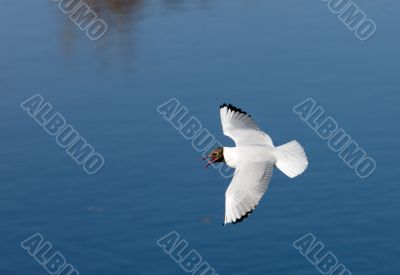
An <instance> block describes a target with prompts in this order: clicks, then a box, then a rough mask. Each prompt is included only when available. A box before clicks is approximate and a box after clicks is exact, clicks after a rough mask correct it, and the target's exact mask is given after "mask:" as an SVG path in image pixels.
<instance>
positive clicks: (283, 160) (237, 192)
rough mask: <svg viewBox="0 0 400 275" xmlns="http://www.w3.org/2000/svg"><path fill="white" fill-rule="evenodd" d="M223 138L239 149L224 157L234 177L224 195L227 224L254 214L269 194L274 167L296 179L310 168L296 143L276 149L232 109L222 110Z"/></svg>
mask: <svg viewBox="0 0 400 275" xmlns="http://www.w3.org/2000/svg"><path fill="white" fill-rule="evenodd" d="M220 115H221V123H222V130H223V133H224V135H226V136H228V137H230V138H232V139H233V140H234V142H235V144H236V147H224V148H223V156H224V159H225V162H226V164H227V165H228V166H230V167H232V168H235V174H234V176H233V178H232V181H231V183H230V185H229V187H228V189H227V190H226V194H225V221H224V224H227V223H237V222H240V221H242V220H243V219H244V218H246V217H247V216H248V215H249V214H251V213H252V212H253V210H254V209H255V208H256V206H257V205H258V203H259V202H260V200H261V198H262V196H263V195H264V193H265V192H266V191H267V188H268V185H269V182H270V179H271V177H272V170H273V167H274V166H276V167H278V168H279V169H280V170H281V171H282V172H283V173H285V174H286V175H287V176H289V177H291V178H293V177H296V176H298V175H300V174H301V173H303V172H304V171H305V170H306V168H307V165H308V161H307V157H306V155H305V153H304V150H303V148H302V147H301V145H300V144H299V143H298V142H297V141H291V142H289V143H287V144H285V145H282V146H278V147H275V146H274V144H273V142H272V139H271V138H270V136H268V135H267V134H266V133H265V132H263V131H262V130H260V128H258V126H257V125H256V123H255V122H254V120H253V119H252V118H251V116H250V115H248V114H247V113H246V112H243V111H242V110H241V109H238V108H236V107H234V106H232V105H226V104H224V105H222V106H221V108H220Z"/></svg>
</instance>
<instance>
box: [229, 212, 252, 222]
mask: <svg viewBox="0 0 400 275" xmlns="http://www.w3.org/2000/svg"><path fill="white" fill-rule="evenodd" d="M253 211H254V209H252V210H250V211H249V212H247V213H246V214H244V215H243V216H242V217H240V219H237V220H236V221H234V222H232V224H237V223H240V222H242V221H244V220H245V219H246V218H247V217H248V216H250V215H251V214H252V213H253Z"/></svg>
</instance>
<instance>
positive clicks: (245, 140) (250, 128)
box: [220, 104, 273, 146]
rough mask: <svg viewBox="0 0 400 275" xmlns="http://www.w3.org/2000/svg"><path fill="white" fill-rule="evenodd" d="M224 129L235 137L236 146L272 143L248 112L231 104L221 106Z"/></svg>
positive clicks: (227, 133)
mask: <svg viewBox="0 0 400 275" xmlns="http://www.w3.org/2000/svg"><path fill="white" fill-rule="evenodd" d="M220 115H221V123H222V131H223V133H224V135H226V136H228V137H230V138H231V139H233V140H234V141H235V143H236V146H241V145H266V144H267V145H271V146H273V143H272V139H271V137H270V136H268V135H267V134H266V133H265V132H263V131H262V130H260V128H258V126H257V125H256V123H255V122H254V120H253V119H252V118H251V116H250V115H248V114H247V113H246V112H244V111H242V110H241V109H238V108H236V107H234V106H232V105H231V104H229V105H226V104H223V105H221V106H220Z"/></svg>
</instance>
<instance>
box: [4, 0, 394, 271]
mask: <svg viewBox="0 0 400 275" xmlns="http://www.w3.org/2000/svg"><path fill="white" fill-rule="evenodd" d="M87 3H88V4H89V5H90V6H91V7H93V8H94V9H95V10H96V12H97V13H98V15H99V16H100V18H102V19H104V20H105V21H106V22H107V23H108V27H109V30H108V33H107V34H106V36H105V37H104V38H102V39H100V40H99V41H96V42H94V41H91V40H89V39H87V37H86V36H85V34H84V33H82V32H81V31H80V30H79V29H78V28H77V27H76V26H75V25H73V24H72V23H71V22H70V21H69V20H68V17H67V16H66V15H65V14H63V13H62V12H61V11H60V10H59V9H58V7H57V4H56V3H55V2H54V1H50V0H44V1H28V0H21V1H11V0H0V34H1V38H0V84H1V85H0V89H1V96H2V97H1V100H0V129H1V130H0V141H1V149H0V155H1V159H2V160H1V162H0V218H1V226H0V233H1V235H0V236H1V241H0V244H1V245H0V259H1V260H0V274H47V271H46V270H45V269H44V268H43V267H41V266H40V265H39V264H38V263H37V262H36V261H35V259H34V258H33V257H31V256H30V255H29V254H28V253H27V252H26V251H25V250H23V249H22V248H21V246H20V242H21V241H23V240H24V239H26V238H28V237H29V236H31V235H33V234H34V233H40V234H42V235H43V237H44V238H45V239H46V240H48V241H49V242H51V243H52V245H53V246H54V248H55V249H56V250H58V251H60V252H61V253H62V254H63V255H64V256H65V257H66V259H67V261H68V262H69V263H71V264H72V265H73V266H74V267H75V268H76V269H77V270H79V274H96V275H102V274H104V275H109V274H185V272H184V271H183V270H182V269H181V268H180V267H179V265H178V264H177V263H175V262H174V261H173V260H172V259H171V258H170V257H169V256H168V255H167V254H166V253H164V252H163V250H162V249H161V248H160V247H159V246H158V245H157V243H156V241H157V240H158V239H159V238H161V237H162V236H164V235H166V234H167V233H169V232H171V231H176V232H178V233H179V234H180V236H181V237H182V238H183V239H185V240H186V241H187V242H188V243H189V246H190V248H191V249H196V250H197V251H198V252H199V254H201V256H202V257H203V259H204V260H206V261H207V262H208V263H209V264H210V265H211V266H212V267H213V268H214V269H215V270H216V271H217V272H218V273H219V274H290V275H292V274H296V275H302V274H305V275H310V274H319V272H318V271H317V270H316V269H315V268H314V267H313V266H312V265H311V264H310V263H309V262H308V261H307V259H306V258H304V257H303V256H302V255H301V254H300V253H299V252H298V251H296V250H295V249H294V248H293V246H292V243H293V241H295V240H296V239H298V238H300V237H301V236H303V235H305V234H306V233H309V232H310V233H313V234H314V235H315V236H316V238H317V239H318V240H319V241H321V242H323V243H324V245H325V246H326V249H327V250H329V251H332V252H333V253H334V254H335V255H336V257H337V258H338V260H339V261H340V262H341V263H343V264H344V265H345V266H346V267H347V268H348V269H349V270H350V271H351V272H352V274H363V275H368V274H399V273H400V264H399V261H398V256H399V255H400V248H399V247H400V222H399V216H400V207H399V196H400V187H399V182H398V179H399V176H400V175H399V168H398V140H399V136H400V130H399V123H398V121H399V119H400V116H399V109H398V106H399V104H400V93H399V89H400V83H399V76H398V73H399V69H400V68H399V58H400V51H399V45H400V38H399V35H398V34H399V30H400V24H399V17H398V13H399V11H400V4H399V2H398V1H395V0H384V1H379V2H376V1H357V4H358V5H359V6H360V7H361V8H362V9H363V10H364V11H365V12H366V13H367V14H368V16H369V17H370V18H372V19H373V20H374V21H375V23H376V24H377V32H376V34H375V35H374V37H372V38H371V39H370V40H368V41H365V42H362V41H359V40H358V39H357V38H356V37H355V36H354V34H353V33H352V32H351V31H349V30H348V29H347V28H346V27H345V26H344V25H343V23H341V22H340V21H339V20H338V18H337V16H336V15H334V14H332V13H331V12H330V11H329V9H328V8H327V5H326V3H324V2H322V1H306V0H302V1H278V0H276V1H228V0H225V1H213V0H202V1H200V0H198V1H177V0H175V1H172V0H169V1H167V0H164V1H161V0H160V1H140V0H138V1H133V0H132V1H128V0H126V1H112V0H109V1H106V0H103V1H101V0H98V1H87ZM36 93H40V94H41V95H43V97H44V98H45V100H46V101H48V102H50V103H51V104H52V105H53V106H54V108H55V109H56V111H58V112H60V113H62V115H63V116H64V117H65V118H66V119H67V120H68V122H69V123H71V124H72V125H73V126H74V127H75V129H77V130H78V131H79V132H80V134H81V135H82V136H83V137H84V138H85V139H86V140H87V141H88V142H89V143H90V144H91V145H93V147H95V149H96V151H97V152H100V153H101V154H102V155H103V156H104V158H105V165H104V167H103V169H102V170H101V171H100V172H99V173H97V174H96V175H92V176H90V175H87V174H86V173H84V171H83V170H82V168H81V167H79V166H78V165H77V164H76V163H75V162H74V161H73V160H72V159H71V158H70V157H69V156H68V155H67V154H66V152H65V150H63V149H61V148H59V147H58V146H57V144H56V142H55V139H54V137H51V136H49V135H48V134H47V133H46V132H45V131H44V130H43V129H42V128H41V127H40V126H39V125H38V124H37V123H35V122H34V120H33V119H32V118H30V117H29V116H28V115H27V114H26V112H24V111H23V110H22V109H21V108H20V106H19V105H20V103H21V102H22V101H24V100H26V99H27V98H29V97H31V96H33V95H34V94H36ZM173 97H175V98H177V99H179V101H180V102H181V103H182V105H184V106H185V107H186V108H188V110H189V112H190V115H193V116H195V117H197V118H198V119H199V120H200V121H201V123H202V124H203V126H204V127H205V128H206V129H208V130H210V132H211V133H213V134H214V135H215V136H216V137H217V139H219V140H221V141H222V142H224V144H227V145H228V146H231V145H232V144H233V143H232V141H231V140H229V139H228V138H227V137H224V136H223V135H222V131H221V126H220V122H219V117H218V106H219V104H221V103H223V102H227V103H232V104H234V105H237V106H238V107H240V108H243V109H245V110H246V111H248V112H249V113H251V114H252V115H253V117H254V118H255V119H256V121H257V123H258V124H259V125H260V127H261V128H263V129H264V130H266V131H267V132H268V133H269V134H270V135H271V137H272V138H273V140H274V142H275V144H283V143H286V142H288V141H290V140H292V139H297V140H298V141H299V142H300V143H301V144H302V145H303V146H304V148H305V149H306V152H307V155H308V157H309V162H310V165H309V168H308V170H307V172H306V173H305V174H304V175H302V176H300V177H298V178H296V179H294V180H290V179H289V178H287V177H285V176H284V175H283V174H282V173H280V172H279V171H277V170H276V171H275V173H274V176H273V179H272V183H271V185H270V188H269V190H268V192H267V194H266V196H265V197H264V199H263V200H262V203H261V204H260V205H259V207H258V208H257V209H256V211H255V212H254V214H253V215H252V216H251V217H249V218H248V219H247V220H245V221H244V222H243V223H240V224H237V225H232V226H225V227H223V226H221V223H222V222H223V217H224V193H225V190H226V188H227V186H228V184H229V180H227V179H224V178H223V177H221V176H220V175H219V173H218V172H217V170H214V169H208V170H206V169H203V164H202V163H201V162H200V157H201V156H200V154H199V153H198V152H197V151H196V150H194V149H193V147H192V146H191V142H190V141H189V140H186V139H184V138H183V137H182V136H181V135H180V133H179V132H178V131H176V130H175V129H174V128H173V127H172V126H171V125H170V124H169V123H168V122H167V121H165V120H164V119H163V117H162V116H161V115H160V114H158V113H157V111H156V108H157V106H159V105H160V104H162V103H163V102H165V101H166V100H168V99H170V98H173ZM309 97H312V98H314V99H315V100H316V101H317V102H318V104H319V105H321V106H322V107H324V109H325V110H326V112H327V113H328V114H329V115H331V116H333V117H334V118H335V120H336V121H337V122H338V123H339V125H340V127H342V128H343V129H345V130H346V132H348V133H349V134H350V135H351V136H352V138H353V139H354V140H355V141H357V142H358V143H359V144H360V146H361V147H362V148H364V149H365V150H366V152H367V153H368V155H370V156H371V157H373V158H374V159H375V160H376V162H377V170H376V172H375V173H374V174H373V175H372V176H371V177H369V178H368V179H364V180H362V179H360V178H358V177H357V176H356V174H355V173H354V171H353V170H352V169H350V168H348V167H347V166H346V165H345V164H344V163H343V162H342V161H341V160H340V159H339V158H338V156H337V155H336V154H335V153H334V152H332V151H331V150H330V149H329V147H328V146H327V144H326V142H325V141H323V140H321V139H320V138H319V137H318V136H317V135H316V134H315V133H314V132H313V130H312V129H310V128H309V127H308V126H307V125H306V124H305V123H304V122H303V121H301V120H300V118H299V117H298V116H296V115H295V114H294V113H293V112H292V107H293V106H295V105H296V104H298V103H299V102H300V101H302V100H304V99H306V98H309Z"/></svg>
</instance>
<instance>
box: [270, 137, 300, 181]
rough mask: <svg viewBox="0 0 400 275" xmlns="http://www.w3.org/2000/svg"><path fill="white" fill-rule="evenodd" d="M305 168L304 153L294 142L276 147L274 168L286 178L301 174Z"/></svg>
mask: <svg viewBox="0 0 400 275" xmlns="http://www.w3.org/2000/svg"><path fill="white" fill-rule="evenodd" d="M307 166H308V160H307V156H306V153H305V152H304V149H303V147H301V145H300V144H299V143H298V142H297V141H296V140H293V141H291V142H288V143H286V144H284V145H281V146H278V147H276V167H278V168H279V170H281V171H282V172H283V173H284V174H285V175H286V176H288V177H290V178H294V177H296V176H298V175H300V174H301V173H303V172H304V171H305V170H306V169H307Z"/></svg>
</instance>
